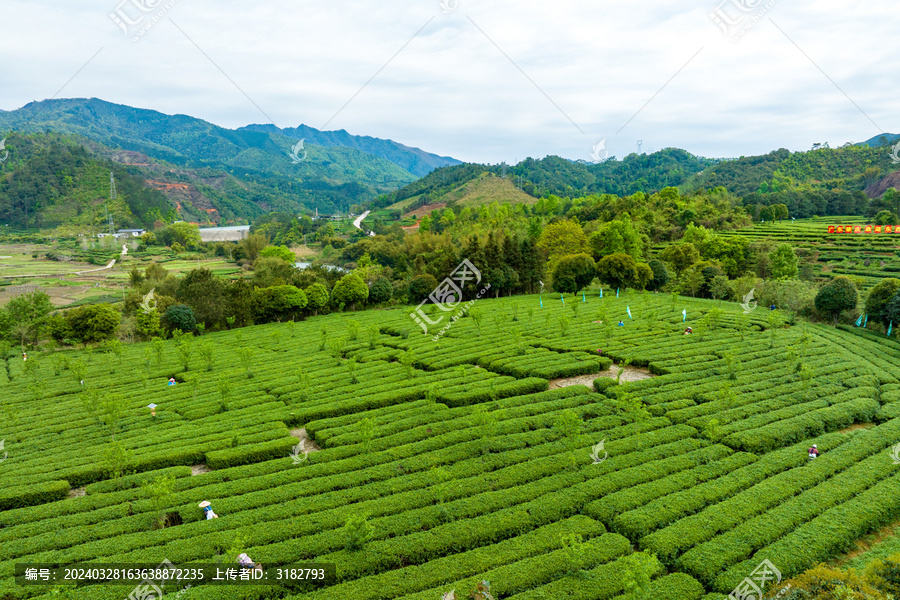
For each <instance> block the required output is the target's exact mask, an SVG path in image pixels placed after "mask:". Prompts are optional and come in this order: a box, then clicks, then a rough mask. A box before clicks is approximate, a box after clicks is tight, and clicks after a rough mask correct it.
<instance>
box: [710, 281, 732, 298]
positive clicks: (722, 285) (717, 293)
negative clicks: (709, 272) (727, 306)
mask: <svg viewBox="0 0 900 600" xmlns="http://www.w3.org/2000/svg"><path fill="white" fill-rule="evenodd" d="M709 292H710V294H711V295H712V297H713V298H714V299H716V300H722V299H723V298H725V299H727V298H729V297H731V295H732V294H734V289H733V288H732V287H731V283H730V282H729V281H728V278H727V277H725V276H724V275H716V276H715V277H713V278H712V281H710V282H709Z"/></svg>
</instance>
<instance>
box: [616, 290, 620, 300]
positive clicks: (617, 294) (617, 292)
mask: <svg viewBox="0 0 900 600" xmlns="http://www.w3.org/2000/svg"><path fill="white" fill-rule="evenodd" d="M618 297H619V288H616V298H618Z"/></svg>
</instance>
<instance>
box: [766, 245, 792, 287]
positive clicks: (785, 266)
mask: <svg viewBox="0 0 900 600" xmlns="http://www.w3.org/2000/svg"><path fill="white" fill-rule="evenodd" d="M769 260H770V261H771V263H772V277H774V278H775V279H794V278H795V277H797V266H798V264H799V261H798V260H797V255H796V254H795V253H794V249H793V248H792V247H791V245H790V244H778V247H777V248H775V250H773V251H772V252H771V253H770V254H769Z"/></svg>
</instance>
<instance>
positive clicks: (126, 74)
mask: <svg viewBox="0 0 900 600" xmlns="http://www.w3.org/2000/svg"><path fill="white" fill-rule="evenodd" d="M442 1H443V4H442ZM117 21H118V22H117ZM716 21H718V23H717V22H716ZM898 30H900V11H898V10H897V7H896V3H895V2H893V1H891V0H878V1H876V0H843V1H838V0H817V1H816V2H811V1H809V0H724V1H723V0H683V1H681V2H672V1H671V0H668V1H663V0H643V1H641V2H623V1H614V0H599V1H596V2H584V1H578V2H576V1H569V0H555V1H554V2H547V1H540V2H538V1H536V0H493V1H491V2H487V1H485V0H416V1H415V2H413V1H411V0H382V1H381V2H371V1H369V2H362V1H356V0H330V1H328V0H268V1H266V0H263V1H260V0H256V1H255V2H251V1H250V0H245V1H237V0H215V1H213V0H77V1H75V2H65V3H64V2H59V1H58V0H55V1H51V0H2V3H0V39H2V45H0V48H2V52H3V59H2V60H0V109H2V110H12V109H15V108H18V107H21V106H22V105H24V104H26V103H28V102H30V101H32V100H43V99H47V98H51V97H54V96H56V97H62V98H65V97H97V98H102V99H104V100H107V101H110V102H116V103H120V104H128V105H132V106H137V107H142V108H150V109H155V110H159V111H162V112H164V113H169V114H176V113H183V114H188V115H191V116H195V117H199V118H202V119H205V120H207V121H210V122H213V123H216V124H218V125H221V126H224V127H232V128H234V127H240V126H242V125H246V124H249V123H266V122H273V123H275V124H276V125H278V126H279V127H292V126H297V125H299V124H301V123H302V124H306V125H309V126H312V127H316V128H319V129H346V130H347V131H349V132H350V133H353V134H357V135H371V136H375V137H381V138H391V139H394V140H397V141H399V142H402V143H404V144H407V145H410V146H418V147H420V148H423V149H425V150H427V151H429V152H434V153H437V154H441V155H449V156H453V157H456V158H459V159H461V160H465V161H475V162H489V163H499V162H500V161H507V162H510V163H511V162H514V161H516V160H521V159H523V158H525V157H528V156H530V157H534V158H540V157H543V156H546V155H550V154H556V155H559V156H563V157H566V158H571V159H583V160H592V157H591V153H592V150H593V149H594V148H595V146H596V145H597V144H598V143H599V142H601V140H605V142H604V144H603V146H602V147H597V155H598V156H601V157H602V156H605V153H604V149H603V148H605V151H606V152H609V153H610V154H612V155H614V156H618V157H620V158H621V157H622V156H624V155H626V154H628V153H629V152H634V151H636V149H637V140H642V142H643V144H642V148H643V151H644V152H647V151H652V150H659V149H661V148H664V147H669V146H675V147H679V148H684V149H686V150H688V151H689V152H692V153H694V154H699V155H703V156H714V157H735V156H741V155H751V154H761V153H765V152H768V151H770V150H773V149H777V148H780V147H784V148H788V149H790V150H808V149H809V148H810V146H811V145H812V144H813V143H815V142H826V141H827V142H829V143H830V145H831V146H837V145H840V144H843V143H845V142H848V141H850V142H859V141H863V140H866V139H868V138H870V137H872V136H875V135H878V134H880V133H883V132H891V133H900V112H898V110H897V99H898V97H900V94H898V92H900V79H898V77H897V73H898V72H900V45H898V44H897V42H896V33H897V31H898Z"/></svg>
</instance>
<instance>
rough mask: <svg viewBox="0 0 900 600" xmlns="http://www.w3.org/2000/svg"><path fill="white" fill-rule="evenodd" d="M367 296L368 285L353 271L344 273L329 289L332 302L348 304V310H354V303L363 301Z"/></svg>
mask: <svg viewBox="0 0 900 600" xmlns="http://www.w3.org/2000/svg"><path fill="white" fill-rule="evenodd" d="M368 297H369V286H367V285H366V283H365V282H364V281H363V280H362V279H360V278H359V275H356V274H354V273H348V274H347V275H344V276H343V277H342V278H341V280H340V281H338V282H337V283H336V284H335V286H334V289H333V290H332V291H331V300H332V302H335V303H337V304H344V305H349V306H350V310H355V309H356V303H357V302H365V300H366V298H368Z"/></svg>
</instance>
